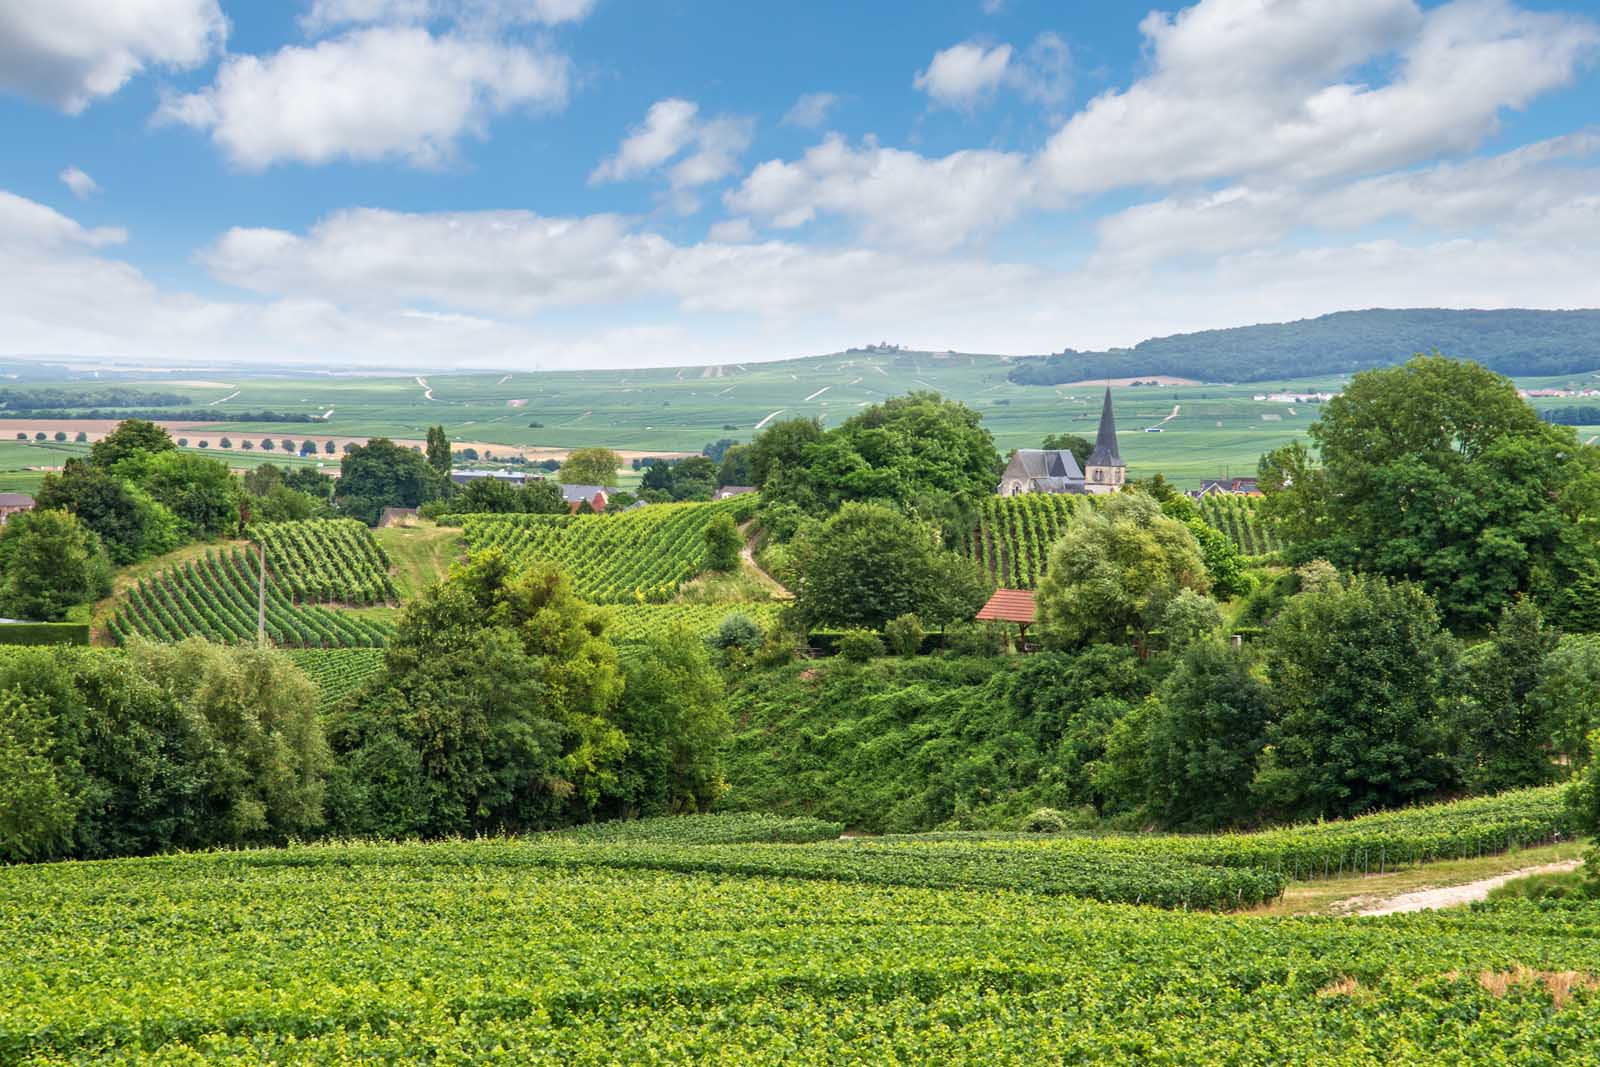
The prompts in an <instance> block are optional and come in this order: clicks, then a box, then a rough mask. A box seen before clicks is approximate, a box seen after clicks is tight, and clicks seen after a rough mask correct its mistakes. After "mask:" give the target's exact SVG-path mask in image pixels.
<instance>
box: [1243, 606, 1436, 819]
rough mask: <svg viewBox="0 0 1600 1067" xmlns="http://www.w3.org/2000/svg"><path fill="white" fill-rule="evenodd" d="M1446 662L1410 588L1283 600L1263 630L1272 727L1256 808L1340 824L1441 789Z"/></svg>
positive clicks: (1430, 610) (1429, 615)
mask: <svg viewBox="0 0 1600 1067" xmlns="http://www.w3.org/2000/svg"><path fill="white" fill-rule="evenodd" d="M1457 659H1458V654H1457V649H1456V643H1455V641H1454V639H1453V638H1451V636H1450V635H1449V634H1448V633H1447V632H1445V631H1444V629H1443V628H1442V627H1441V626H1440V621H1439V612H1438V608H1437V606H1436V605H1435V604H1434V601H1433V599H1432V598H1431V597H1429V596H1428V594H1427V593H1426V592H1425V591H1424V590H1423V589H1422V588H1420V587H1419V586H1416V585H1413V584H1410V583H1399V584H1393V585H1391V584H1390V583H1388V582H1386V581H1384V580H1383V579H1381V578H1364V577H1357V578H1354V579H1351V581H1350V583H1349V584H1348V585H1332V586H1325V587H1323V588H1321V589H1319V590H1317V591H1315V592H1308V593H1301V594H1300V595H1298V596H1296V597H1293V598H1291V599H1290V600H1289V602H1288V603H1287V604H1285V605H1284V607H1283V610H1281V611H1280V612H1279V613H1278V615H1277V617H1276V618H1275V619H1274V620H1273V622H1272V624H1271V626H1270V627H1269V628H1268V632H1267V643H1266V662H1267V673H1268V676H1269V678H1270V680H1271V683H1272V691H1273V701H1274V704H1275V705H1276V712H1277V721H1276V723H1275V724H1274V726H1273V728H1272V729H1271V730H1270V731H1269V735H1268V740H1269V742H1270V744H1271V745H1272V748H1271V749H1270V751H1269V752H1268V754H1267V756H1266V757H1264V758H1263V762H1262V769H1261V773H1260V774H1258V776H1257V782H1256V791H1257V794H1258V796H1259V797H1260V799H1261V800H1262V801H1263V802H1264V803H1265V804H1266V805H1267V806H1268V807H1269V808H1271V809H1272V810H1274V811H1276V812H1277V813H1279V814H1281V815H1284V816H1287V817H1291V818H1295V819H1316V818H1344V817H1348V816H1353V815H1359V814H1361V813H1362V812H1365V811H1371V810H1373V809H1375V808H1389V807H1398V806H1400V805H1402V804H1408V803H1415V802H1417V801H1419V800H1422V799H1425V798H1428V797H1431V796H1434V795H1436V794H1437V793H1438V792H1439V791H1440V790H1442V789H1444V788H1447V787H1448V786H1450V785H1451V784H1452V783H1453V781H1454V775H1453V764H1452V761H1451V760H1450V758H1449V755H1448V752H1447V741H1448V739H1447V733H1446V711H1447V709H1448V707H1449V705H1450V704H1451V702H1452V701H1453V700H1454V678H1455V674H1456V669H1457V668H1456V664H1457Z"/></svg>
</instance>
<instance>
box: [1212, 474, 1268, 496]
mask: <svg viewBox="0 0 1600 1067" xmlns="http://www.w3.org/2000/svg"><path fill="white" fill-rule="evenodd" d="M1212 493H1227V494H1230V495H1234V496H1260V495H1261V486H1260V484H1259V482H1258V481H1257V480H1256V479H1255V478H1226V477H1224V478H1202V479H1200V495H1201V496H1209V495H1210V494H1212Z"/></svg>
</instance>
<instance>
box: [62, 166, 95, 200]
mask: <svg viewBox="0 0 1600 1067" xmlns="http://www.w3.org/2000/svg"><path fill="white" fill-rule="evenodd" d="M56 177H58V178H60V179H61V183H62V184H63V185H65V186H66V187H67V188H68V189H70V190H72V195H73V196H75V197H77V198H78V199H79V200H87V199H89V197H91V196H93V195H94V194H95V193H98V192H99V191H100V183H99V182H97V181H95V180H94V179H93V178H91V177H89V176H88V175H87V174H85V173H84V172H83V171H81V170H79V169H78V168H77V167H67V168H65V169H64V170H62V172H61V173H60V174H57V175H56Z"/></svg>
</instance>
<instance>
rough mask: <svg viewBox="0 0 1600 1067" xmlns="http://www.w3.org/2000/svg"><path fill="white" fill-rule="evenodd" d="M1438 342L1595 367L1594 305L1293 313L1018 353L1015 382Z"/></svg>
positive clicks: (1370, 353)
mask: <svg viewBox="0 0 1600 1067" xmlns="http://www.w3.org/2000/svg"><path fill="white" fill-rule="evenodd" d="M1432 348H1440V349H1444V350H1445V351H1449V352H1465V353H1470V354H1471V356H1472V358H1474V359H1476V360H1477V361H1478V362H1480V363H1483V364H1485V365H1486V366H1489V367H1491V368H1493V369H1494V370H1495V371H1497V372H1499V373H1501V374H1514V375H1545V374H1569V373H1574V372H1577V371H1587V370H1593V369H1594V368H1596V367H1600V311H1524V310H1505V311H1454V310H1444V309H1440V308H1407V309H1396V310H1390V309H1377V308H1374V309H1370V310H1365V311H1340V312H1335V313H1334V314H1331V315H1323V316H1320V317H1318V318H1314V319H1302V320H1300V321H1299V322H1284V323H1271V324H1267V325H1261V326H1241V327H1237V328H1235V329H1230V330H1204V331H1201V332H1199V333H1188V334H1177V335H1174V336H1172V337H1157V338H1152V339H1150V340H1148V341H1142V342H1140V343H1139V344H1137V345H1135V346H1134V347H1132V348H1129V349H1119V350H1116V351H1112V352H1074V351H1072V350H1070V349H1069V350H1067V351H1065V352H1063V353H1061V354H1059V355H1054V356H1047V357H1041V358H1037V359H1023V360H1018V361H1017V366H1016V369H1014V370H1013V371H1012V372H1011V374H1010V379H1011V381H1013V382H1016V383H1017V384H1018V385H1058V384H1060V383H1062V382H1076V381H1083V380H1086V379H1090V378H1125V377H1130V376H1133V375H1140V374H1143V375H1158V374H1170V375H1174V376H1177V377H1185V378H1199V379H1202V380H1205V381H1222V382H1256V381H1269V380H1272V379H1286V378H1296V379H1298V378H1305V377H1306V376H1307V375H1312V376H1318V375H1328V374H1346V373H1350V372H1352V371H1360V370H1367V369H1370V368H1373V367H1387V366H1392V365H1394V364H1396V363H1402V362H1404V361H1405V360H1406V359H1407V357H1409V356H1410V354H1411V353H1413V352H1425V351H1428V350H1429V349H1432Z"/></svg>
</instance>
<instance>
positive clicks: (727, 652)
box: [706, 611, 766, 666]
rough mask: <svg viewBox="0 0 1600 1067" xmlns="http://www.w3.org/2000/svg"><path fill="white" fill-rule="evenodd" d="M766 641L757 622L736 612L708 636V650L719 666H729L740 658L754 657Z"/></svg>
mask: <svg viewBox="0 0 1600 1067" xmlns="http://www.w3.org/2000/svg"><path fill="white" fill-rule="evenodd" d="M765 641H766V634H764V633H762V632H761V627H760V626H759V625H757V623H756V622H755V620H754V619H752V618H750V616H748V615H745V614H743V613H741V612H738V611H735V612H733V613H732V614H730V615H728V616H726V617H725V618H724V619H723V620H722V621H721V622H720V623H718V624H717V628H716V630H715V631H714V632H712V633H710V634H708V635H707V636H706V648H708V649H710V651H711V656H712V659H713V660H714V661H715V662H716V663H717V665H718V666H727V665H729V664H730V663H731V662H733V661H734V659H735V658H736V657H738V656H741V655H742V656H749V655H753V654H754V653H755V652H756V650H757V649H759V648H760V647H761V645H762V643H763V642H765Z"/></svg>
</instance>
